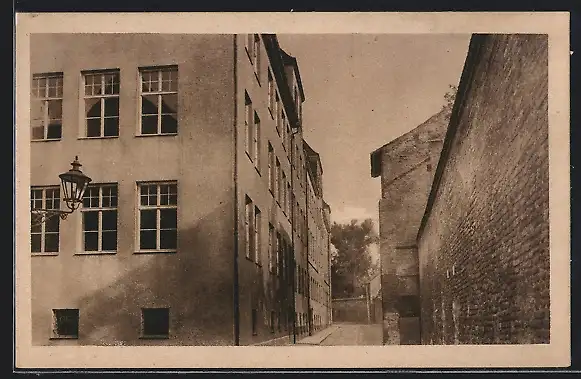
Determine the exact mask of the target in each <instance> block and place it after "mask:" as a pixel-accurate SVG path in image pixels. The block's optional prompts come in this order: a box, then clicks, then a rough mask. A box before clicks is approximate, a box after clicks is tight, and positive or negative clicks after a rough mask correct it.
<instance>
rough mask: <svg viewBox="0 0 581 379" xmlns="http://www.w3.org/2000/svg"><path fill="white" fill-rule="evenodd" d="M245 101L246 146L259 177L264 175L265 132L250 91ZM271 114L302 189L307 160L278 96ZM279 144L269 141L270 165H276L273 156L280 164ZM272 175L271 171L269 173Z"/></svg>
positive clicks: (247, 153)
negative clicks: (276, 148)
mask: <svg viewBox="0 0 581 379" xmlns="http://www.w3.org/2000/svg"><path fill="white" fill-rule="evenodd" d="M244 99H245V104H244V106H245V117H244V146H245V151H246V155H247V156H248V159H250V161H251V162H252V164H253V165H254V167H255V168H256V171H257V172H258V174H259V175H261V173H262V161H261V155H262V152H263V150H262V149H263V142H262V135H263V131H262V129H261V118H260V115H259V113H258V110H257V109H254V107H253V104H252V99H251V98H250V95H249V93H248V91H245V93H244ZM268 109H269V113H270V116H271V118H272V119H274V120H275V128H276V132H277V135H278V138H279V139H280V141H281V142H282V148H283V151H284V154H283V155H285V156H286V158H287V159H288V161H289V162H290V163H291V169H295V168H297V169H296V170H294V171H295V172H296V177H297V180H298V182H299V183H300V186H301V187H304V186H305V184H304V181H305V180H306V179H307V174H306V163H305V162H306V160H305V158H304V156H303V154H302V149H300V148H299V143H298V142H297V141H296V137H295V132H293V131H292V130H291V128H290V125H289V122H288V119H287V117H286V116H285V113H284V109H283V107H282V106H281V105H280V100H279V98H278V96H277V97H276V101H275V102H274V105H272V108H271V106H270V105H269V107H268ZM276 145H277V144H272V143H271V141H268V154H269V156H268V159H269V161H268V164H269V169H270V165H273V164H274V161H273V159H272V156H273V155H274V156H275V158H276V161H277V162H278V157H277V154H276V151H275V148H274V146H276ZM269 173H270V171H269Z"/></svg>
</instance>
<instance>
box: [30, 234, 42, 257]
mask: <svg viewBox="0 0 581 379" xmlns="http://www.w3.org/2000/svg"><path fill="white" fill-rule="evenodd" d="M40 241H41V237H40V234H33V235H32V236H30V244H31V251H32V252H33V253H40Z"/></svg>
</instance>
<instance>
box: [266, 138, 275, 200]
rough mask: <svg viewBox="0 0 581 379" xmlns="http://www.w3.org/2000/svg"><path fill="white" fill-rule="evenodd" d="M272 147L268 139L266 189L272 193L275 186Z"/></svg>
mask: <svg viewBox="0 0 581 379" xmlns="http://www.w3.org/2000/svg"><path fill="white" fill-rule="evenodd" d="M274 158H275V156H274V148H273V147H272V144H271V143H270V141H268V189H269V191H270V193H271V194H273V195H274V188H275V178H276V176H275V171H274V170H275V167H276V166H275V162H274Z"/></svg>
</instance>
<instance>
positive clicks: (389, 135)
mask: <svg viewBox="0 0 581 379" xmlns="http://www.w3.org/2000/svg"><path fill="white" fill-rule="evenodd" d="M277 36H278V39H279V43H280V46H281V47H282V48H283V49H284V50H285V51H286V52H287V53H289V54H290V55H292V56H294V57H296V58H297V62H298V65H299V70H300V73H301V78H302V81H303V87H304V90H305V98H306V100H305V103H304V105H303V126H304V135H305V139H306V140H307V141H308V142H309V144H310V145H311V146H312V147H313V149H315V150H316V151H318V152H319V154H320V155H321V161H322V164H323V171H324V172H323V188H324V197H325V199H326V201H327V203H328V204H329V205H330V206H331V216H332V220H333V221H336V222H348V221H349V220H350V219H352V218H355V219H360V220H362V219H364V218H372V219H373V220H375V222H376V223H377V219H378V201H379V198H380V196H381V186H380V179H379V178H371V175H370V171H371V168H370V161H369V154H370V153H371V152H372V151H374V150H375V149H377V148H378V147H380V146H382V145H383V144H385V143H387V142H389V141H391V140H393V139H394V138H396V137H398V136H400V135H402V134H404V133H406V132H408V131H410V130H412V129H413V128H415V127H416V126H418V125H419V124H421V123H422V122H424V121H425V120H426V119H428V118H429V117H430V116H432V115H433V114H435V113H436V112H438V111H439V110H440V109H441V107H442V105H443V104H444V94H445V93H446V92H447V91H448V85H450V84H452V85H458V81H459V79H460V75H461V73H462V68H463V66H464V60H465V59H466V53H467V50H468V43H469V40H470V35H466V34H462V35H460V34H456V35H450V34H447V35H436V34H431V35H430V34H424V35H421V34H415V35H413V34H380V35H371V34H345V35H338V34H326V35H314V34H311V35H306V34H303V35H299V34H294V35H291V34H286V35H284V34H282V35H281V34H278V35H277Z"/></svg>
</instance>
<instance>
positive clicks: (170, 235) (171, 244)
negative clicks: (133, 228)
mask: <svg viewBox="0 0 581 379" xmlns="http://www.w3.org/2000/svg"><path fill="white" fill-rule="evenodd" d="M159 237H160V249H175V248H176V247H177V230H162V231H160V236H159Z"/></svg>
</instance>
